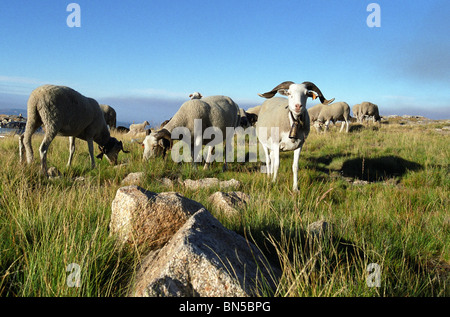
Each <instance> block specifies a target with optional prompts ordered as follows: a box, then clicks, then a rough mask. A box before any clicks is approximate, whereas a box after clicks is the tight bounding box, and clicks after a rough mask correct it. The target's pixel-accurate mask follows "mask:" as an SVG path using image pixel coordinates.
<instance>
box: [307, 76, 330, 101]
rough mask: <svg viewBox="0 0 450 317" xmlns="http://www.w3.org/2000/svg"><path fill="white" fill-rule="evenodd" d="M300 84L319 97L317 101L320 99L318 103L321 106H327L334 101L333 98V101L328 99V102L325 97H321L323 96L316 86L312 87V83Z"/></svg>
mask: <svg viewBox="0 0 450 317" xmlns="http://www.w3.org/2000/svg"><path fill="white" fill-rule="evenodd" d="M302 84H303V85H305V86H306V89H308V90H312V91H314V92H315V93H317V95H318V96H319V99H320V102H321V103H323V104H325V105H328V104H330V103H332V102H333V101H334V98H333V99H330V100H327V99H325V97H324V96H323V94H322V92H321V91H320V89H319V87H317V86H316V85H314V84H313V83H312V82H309V81H305V82H303V83H302Z"/></svg>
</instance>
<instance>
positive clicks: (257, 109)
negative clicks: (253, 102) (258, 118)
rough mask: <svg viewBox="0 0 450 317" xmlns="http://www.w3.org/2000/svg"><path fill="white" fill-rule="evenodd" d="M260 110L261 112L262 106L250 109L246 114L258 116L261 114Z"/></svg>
mask: <svg viewBox="0 0 450 317" xmlns="http://www.w3.org/2000/svg"><path fill="white" fill-rule="evenodd" d="M259 110H261V105H259V106H256V107H252V108H248V109H247V110H246V111H245V112H246V113H252V114H255V115H258V114H259Z"/></svg>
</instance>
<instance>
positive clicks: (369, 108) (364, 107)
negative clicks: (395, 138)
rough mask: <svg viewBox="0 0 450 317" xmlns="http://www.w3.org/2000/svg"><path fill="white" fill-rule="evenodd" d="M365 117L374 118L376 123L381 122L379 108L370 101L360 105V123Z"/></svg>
mask: <svg viewBox="0 0 450 317" xmlns="http://www.w3.org/2000/svg"><path fill="white" fill-rule="evenodd" d="M364 116H367V117H372V118H373V122H374V123H375V122H380V121H381V117H380V113H379V111H378V106H377V105H376V104H373V103H371V102H368V101H364V102H362V103H361V104H360V105H359V112H358V121H360V122H362V120H363V118H364Z"/></svg>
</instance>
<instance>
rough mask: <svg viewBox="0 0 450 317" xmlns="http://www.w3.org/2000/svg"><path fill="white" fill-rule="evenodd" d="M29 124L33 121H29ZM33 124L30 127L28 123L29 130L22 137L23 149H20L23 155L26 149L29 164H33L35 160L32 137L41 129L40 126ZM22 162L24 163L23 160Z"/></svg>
mask: <svg viewBox="0 0 450 317" xmlns="http://www.w3.org/2000/svg"><path fill="white" fill-rule="evenodd" d="M29 122H31V120H29ZM33 123H34V122H33ZM33 123H31V124H30V125H29V126H28V122H27V128H26V129H25V133H24V134H23V137H22V139H23V140H22V141H23V146H22V149H20V151H21V152H22V153H23V149H25V152H26V156H27V163H28V164H31V162H33V159H34V154H33V147H32V146H31V136H32V135H33V134H34V132H36V130H37V129H38V128H39V127H40V124H33ZM19 147H20V146H19ZM21 162H22V160H21Z"/></svg>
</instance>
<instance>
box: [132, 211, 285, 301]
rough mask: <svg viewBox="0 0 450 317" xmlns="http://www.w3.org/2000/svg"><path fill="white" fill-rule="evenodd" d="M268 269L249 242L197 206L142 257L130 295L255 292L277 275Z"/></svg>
mask: <svg viewBox="0 0 450 317" xmlns="http://www.w3.org/2000/svg"><path fill="white" fill-rule="evenodd" d="M270 267H271V266H270V265H268V263H267V261H266V260H265V258H264V256H263V255H262V254H261V253H260V252H259V250H258V249H257V248H256V247H255V246H254V245H252V244H251V243H250V242H248V241H247V240H246V239H244V238H243V237H242V236H240V235H238V234H236V233H235V232H233V231H230V230H228V229H226V228H225V227H223V226H222V225H221V224H220V222H219V221H218V220H217V219H216V218H214V217H213V216H212V215H211V214H210V213H209V212H208V211H207V210H206V209H201V210H199V211H198V212H197V213H195V214H194V215H193V216H192V217H190V218H189V219H188V220H187V221H186V223H185V224H184V225H183V226H182V227H181V228H180V229H179V230H178V232H177V233H176V234H175V235H174V236H173V237H172V238H171V239H170V241H169V242H168V243H167V244H166V245H165V246H164V247H163V248H161V249H160V250H157V251H154V252H151V253H150V254H149V255H148V256H147V257H146V258H145V259H144V260H143V265H142V267H141V269H140V272H139V273H138V277H137V280H136V284H135V286H134V287H133V291H132V292H131V294H130V295H131V296H177V297H178V296H201V297H217V296H220V297H234V296H239V297H242V296H257V295H259V294H261V292H263V290H264V289H266V290H265V292H267V288H268V287H270V288H271V290H272V291H273V290H274V289H275V285H276V282H275V281H276V280H277V279H278V278H279V276H280V273H279V272H278V270H277V269H273V268H270ZM268 268H269V269H268Z"/></svg>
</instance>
